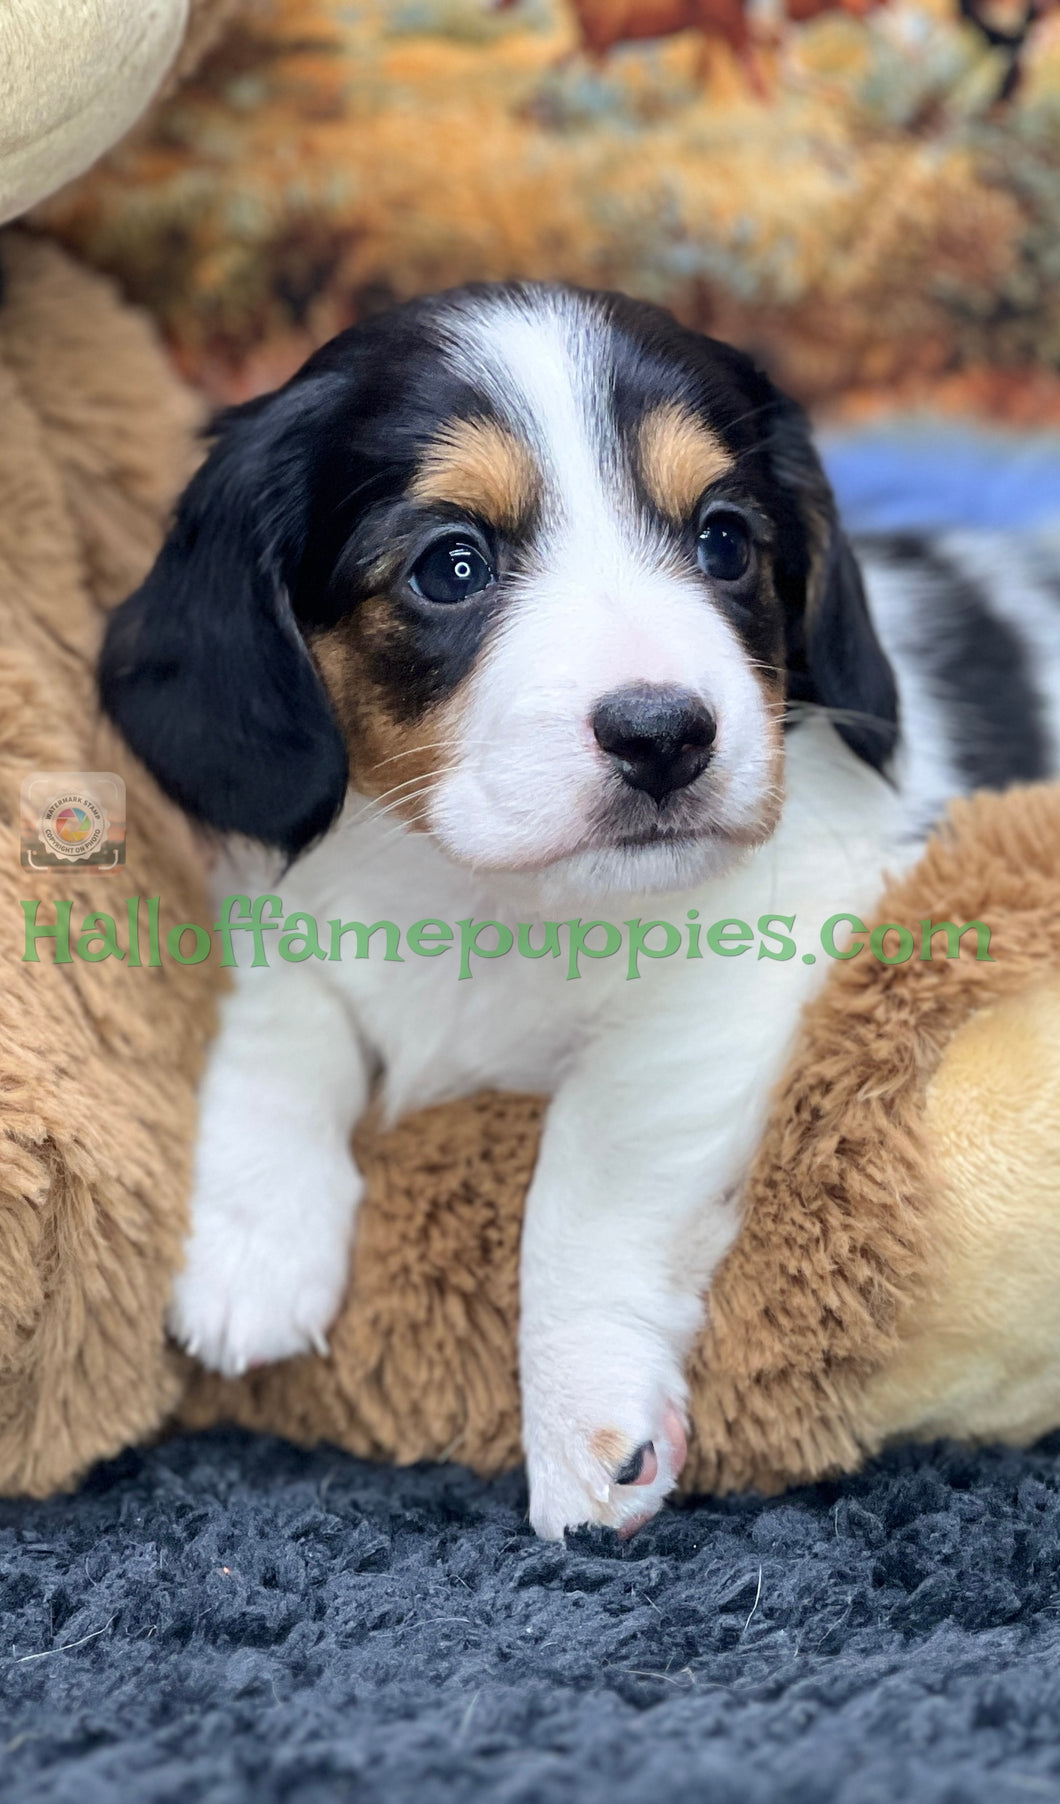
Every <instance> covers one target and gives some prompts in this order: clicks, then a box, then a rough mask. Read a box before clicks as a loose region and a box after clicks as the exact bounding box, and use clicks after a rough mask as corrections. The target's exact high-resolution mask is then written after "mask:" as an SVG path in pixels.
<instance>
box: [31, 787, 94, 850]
mask: <svg viewBox="0 0 1060 1804" xmlns="http://www.w3.org/2000/svg"><path fill="white" fill-rule="evenodd" d="M108 824H109V823H108V821H107V816H106V814H105V812H104V810H103V809H102V808H101V807H100V805H99V803H98V802H97V800H96V798H95V796H94V795H90V794H89V792H88V791H87V790H83V791H81V792H79V793H77V792H71V793H68V794H66V795H59V796H53V797H52V799H51V801H50V802H49V803H48V805H47V807H46V808H44V809H43V810H42V811H41V815H40V818H39V820H38V822H37V831H38V832H39V834H40V836H41V839H42V840H43V842H44V844H45V846H46V847H47V849H48V851H49V852H51V853H52V854H53V855H54V856H55V857H56V858H61V859H62V860H63V861H64V863H67V864H74V863H77V862H78V861H79V860H81V859H85V858H91V857H92V854H93V852H98V851H99V848H100V846H101V845H102V844H103V841H104V840H105V839H106V837H107V827H108Z"/></svg>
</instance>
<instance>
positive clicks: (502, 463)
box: [410, 420, 541, 531]
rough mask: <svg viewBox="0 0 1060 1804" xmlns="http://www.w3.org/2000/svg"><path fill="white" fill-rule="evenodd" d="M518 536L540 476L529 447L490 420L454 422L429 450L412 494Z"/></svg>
mask: <svg viewBox="0 0 1060 1804" xmlns="http://www.w3.org/2000/svg"><path fill="white" fill-rule="evenodd" d="M410 493H411V495H412V498H413V500H415V501H427V502H431V501H444V502H448V503H449V504H450V505H451V506H453V507H460V508H464V509H465V510H466V511H467V512H468V513H472V514H477V515H478V516H479V517H480V518H481V519H484V520H488V521H489V523H490V525H491V526H497V527H500V528H502V529H504V530H506V531H513V530H514V529H515V528H516V527H518V526H520V525H521V524H522V523H523V522H524V521H525V520H526V519H527V517H528V516H529V515H530V514H531V513H532V512H533V510H534V507H535V506H536V504H537V501H538V498H539V496H540V493H541V472H540V471H539V469H538V468H537V465H536V464H535V462H534V459H533V457H532V456H531V454H530V452H529V450H528V449H527V447H526V446H525V445H523V444H521V443H520V441H519V440H518V439H517V438H514V437H513V436H512V434H511V433H510V432H505V431H504V429H503V427H501V426H497V425H495V424H494V423H493V422H492V421H490V420H454V421H452V422H451V424H449V425H448V426H446V427H445V428H444V429H443V431H442V432H441V433H439V435H438V437H437V438H436V439H435V441H434V443H433V444H432V445H431V446H430V447H429V448H428V450H427V453H426V455H425V457H424V459H423V462H422V463H421V465H420V468H419V470H418V472H417V474H416V476H415V477H414V478H413V482H412V487H411V489H410Z"/></svg>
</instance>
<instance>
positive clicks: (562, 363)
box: [445, 291, 634, 536]
mask: <svg viewBox="0 0 1060 1804" xmlns="http://www.w3.org/2000/svg"><path fill="white" fill-rule="evenodd" d="M445 324H446V327H447V330H448V334H449V349H450V355H451V356H452V358H453V362H454V364H455V365H456V367H457V369H458V370H459V372H460V374H461V375H462V376H464V378H465V379H466V380H467V381H468V382H469V383H471V384H472V385H473V386H474V387H475V388H477V389H479V390H480V391H481V392H483V393H484V394H485V396H486V397H487V399H488V400H489V401H490V403H491V405H492V406H493V407H495V408H496V410H497V412H498V414H499V415H500V416H501V418H502V419H504V420H506V421H507V422H508V423H509V424H510V425H511V427H512V428H513V429H514V430H515V431H516V432H517V433H519V434H520V435H522V436H524V437H525V438H526V439H528V440H529V442H530V444H531V445H532V447H533V449H534V451H535V452H536V454H537V456H538V458H539V459H540V461H541V465H542V474H543V477H544V481H545V486H546V507H547V510H548V513H549V515H550V516H551V517H552V518H553V519H554V521H555V523H557V524H558V523H560V522H564V523H566V524H572V523H573V519H574V517H576V518H577V520H578V523H579V524H581V523H582V522H583V521H585V522H586V524H588V522H589V519H590V518H592V517H595V523H596V524H597V525H598V526H599V527H600V528H601V529H602V528H603V526H604V524H605V521H606V525H607V528H608V531H609V535H610V536H613V535H614V532H615V528H616V526H619V525H620V524H622V522H620V518H619V516H620V514H622V513H624V514H625V524H626V525H627V528H628V527H631V526H633V524H634V510H633V506H632V497H631V496H630V495H628V493H627V492H626V490H627V484H626V479H625V475H624V472H623V470H622V466H621V462H620V458H619V455H618V445H617V443H616V440H615V434H614V427H613V424H612V420H611V407H610V401H611V393H612V386H613V341H612V335H611V327H610V324H609V322H608V320H607V318H606V316H605V314H604V313H603V311H602V310H601V309H600V308H599V307H598V306H597V305H595V304H594V303H593V302H592V301H589V300H587V299H585V298H584V297H582V296H578V295H573V294H565V293H563V292H561V291H560V292H550V291H543V292H541V293H539V294H532V293H519V292H513V293H511V294H504V295H500V296H495V297H491V298H490V299H489V300H478V299H475V300H472V301H470V302H465V303H464V304H463V305H462V306H461V307H459V308H458V309H454V310H453V312H452V313H450V314H449V316H448V318H447V319H446V321H445ZM621 500H625V501H626V506H625V508H624V509H623V508H622V507H621Z"/></svg>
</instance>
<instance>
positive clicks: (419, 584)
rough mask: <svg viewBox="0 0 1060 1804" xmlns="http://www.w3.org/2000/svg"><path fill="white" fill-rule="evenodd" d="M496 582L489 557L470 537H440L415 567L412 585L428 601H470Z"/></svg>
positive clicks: (413, 568) (418, 559)
mask: <svg viewBox="0 0 1060 1804" xmlns="http://www.w3.org/2000/svg"><path fill="white" fill-rule="evenodd" d="M492 581H493V567H492V565H491V564H490V561H489V559H488V558H487V557H485V556H484V555H483V553H482V552H481V551H480V550H479V548H478V546H477V545H472V544H470V543H469V542H468V540H467V539H459V538H455V537H454V538H450V539H439V540H438V541H437V543H436V544H434V545H432V546H431V547H430V549H429V550H428V551H425V552H424V553H423V556H422V557H420V558H417V560H416V562H415V563H414V564H413V566H412V586H413V588H414V589H415V591H416V593H417V595H422V596H423V598H424V600H425V601H437V602H443V603H448V602H454V601H467V599H468V597H469V596H471V595H481V593H482V591H483V589H488V588H489V586H490V583H491V582H492Z"/></svg>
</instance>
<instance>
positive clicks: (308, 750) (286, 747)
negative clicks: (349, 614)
mask: <svg viewBox="0 0 1060 1804" xmlns="http://www.w3.org/2000/svg"><path fill="white" fill-rule="evenodd" d="M329 403H331V404H332V405H333V403H334V386H333V379H328V378H317V379H316V380H313V381H305V382H302V383H295V384H292V385H291V386H289V387H288V388H286V389H283V390H281V391H280V392H279V393H278V394H277V395H275V396H270V397H268V398H267V399H266V400H264V401H256V402H251V403H250V404H249V405H248V406H247V407H243V408H237V409H233V410H232V412H231V413H229V414H227V415H226V416H224V417H223V419H222V420H221V422H220V423H219V433H220V436H219V438H218V441H217V443H216V444H215V446H214V448H213V450H212V452H211V453H210V456H209V457H208V458H207V460H206V462H205V464H204V465H203V466H202V468H201V469H200V471H199V472H198V474H197V475H196V476H195V477H194V479H193V480H192V482H191V484H190V485H189V487H188V489H187V490H186V491H185V494H184V496H183V499H182V500H181V502H180V505H179V507H178V509H177V514H176V518H175V520H174V523H173V527H172V529H171V531H170V534H169V537H168V538H167V540H166V542H165V544H164V545H163V547H162V550H161V552H160V553H159V556H158V560H157V562H156V563H155V566H154V569H153V570H152V571H151V573H150V575H149V576H148V577H147V579H146V581H145V582H144V583H143V585H142V586H141V587H140V588H139V589H137V590H136V592H135V594H133V595H131V596H130V597H129V599H128V600H127V601H126V602H123V604H122V605H121V607H119V608H118V609H117V610H116V611H115V613H114V614H113V615H112V616H111V619H110V621H109V623H108V627H107V633H106V638H105V640H104V645H103V651H102V655H101V658H100V665H99V683H100V693H101V697H102V701H103V706H104V708H105V709H106V712H107V713H108V714H109V715H110V717H111V719H112V720H113V721H114V722H115V724H116V725H117V726H118V727H119V728H120V729H121V732H122V733H123V734H124V736H125V738H126V739H127V740H128V743H129V745H130V746H131V747H132V749H133V751H134V752H136V753H137V754H138V756H139V757H140V758H142V759H143V761H144V763H145V764H146V765H147V767H148V769H149V770H150V771H151V772H152V773H153V774H154V776H155V777H156V778H157V779H158V781H159V783H160V784H161V786H162V788H163V789H164V790H166V791H167V793H168V794H169V795H171V796H173V797H174V799H175V800H176V801H178V802H179V803H180V804H181V806H182V807H184V808H185V809H186V810H187V811H188V813H189V814H191V815H193V816H194V817H195V818H196V819H197V820H200V821H203V822H205V823H207V824H208V825H210V826H213V827H216V828H219V829H221V830H222V831H224V832H235V833H245V834H247V835H249V836H250V837H251V838H254V839H258V840H262V841H264V842H265V843H266V844H268V845H273V846H279V847H281V848H282V849H283V850H284V851H285V852H287V853H288V854H289V855H291V856H293V855H295V854H296V853H298V852H299V851H301V850H302V849H303V848H304V847H305V846H306V845H308V844H309V843H310V842H311V841H312V840H314V839H316V838H317V837H318V835H319V834H321V833H323V832H324V830H325V828H327V827H328V826H329V825H330V823H331V821H332V820H333V819H334V817H335V815H336V814H337V813H338V811H339V809H340V808H341V806H342V802H343V798H344V796H345V793H346V781H347V760H346V748H345V745H344V742H343V739H342V735H341V734H340V732H339V729H338V726H337V725H336V722H335V719H334V717H333V715H332V712H331V708H330V706H329V704H328V700H327V697H326V695H325V692H324V688H323V685H322V683H321V681H320V678H319V677H318V675H317V673H316V670H315V669H314V667H313V664H312V663H311V661H310V658H309V655H308V653H307V651H306V647H305V643H304V641H303V639H302V635H301V633H300V632H299V630H298V626H297V623H296V621H295V617H294V614H293V612H292V608H291V601H290V595H291V593H292V591H293V588H294V584H295V579H296V576H297V572H298V566H299V563H300V560H301V558H302V555H303V553H304V550H305V544H306V538H307V534H308V530H309V521H310V512H311V498H312V496H311V491H312V487H313V468H312V465H313V447H314V443H315V440H316V434H315V431H314V428H315V426H316V425H318V424H319V423H320V421H321V418H322V416H326V413H327V410H328V405H329Z"/></svg>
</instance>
